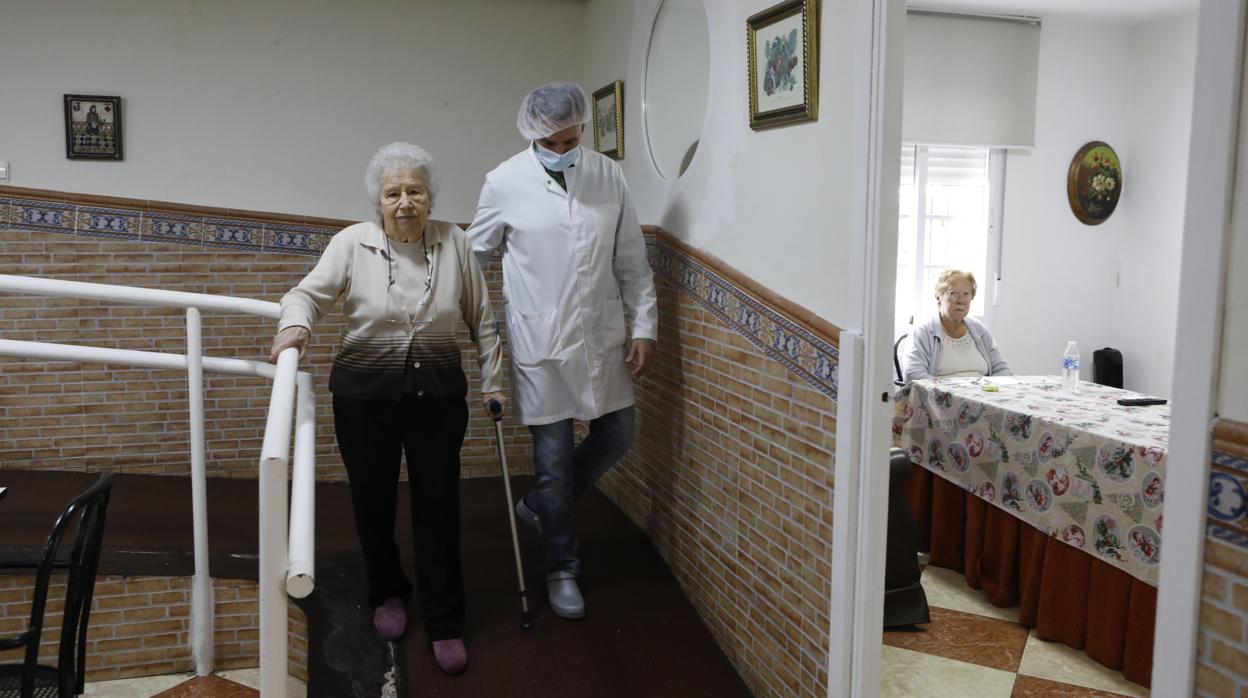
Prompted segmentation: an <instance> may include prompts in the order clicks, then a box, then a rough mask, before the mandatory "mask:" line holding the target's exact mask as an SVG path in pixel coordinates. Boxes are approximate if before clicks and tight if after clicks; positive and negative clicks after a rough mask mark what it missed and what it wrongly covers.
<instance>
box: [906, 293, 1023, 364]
mask: <svg viewBox="0 0 1248 698" xmlns="http://www.w3.org/2000/svg"><path fill="white" fill-rule="evenodd" d="M976 289H977V286H976V284H975V275H974V274H972V273H970V272H969V271H959V270H957V269H946V270H945V271H943V272H941V274H940V278H939V279H937V281H936V306H937V308H938V309H939V310H940V314H939V315H937V316H936V317H934V318H932V319H930V320H928V321H927V322H925V323H923V324H921V325H919V326H917V327H915V328H914V333H913V334H911V335H910V351H909V352H907V354H906V358H905V362H904V363H903V364H902V375H903V376H904V377H905V379H906V382H907V383H909V382H910V381H912V380H915V379H918V378H936V377H938V376H1008V375H1010V366H1009V364H1007V363H1005V359H1003V358H1002V357H1001V352H1000V351H998V350H997V343H996V341H995V340H994V339H993V338H992V334H991V333H989V332H988V328H987V327H984V325H983V323H981V322H979V321H978V320H976V319H974V318H970V317H967V313H969V312H970V310H971V300H972V299H974V298H975V291H976Z"/></svg>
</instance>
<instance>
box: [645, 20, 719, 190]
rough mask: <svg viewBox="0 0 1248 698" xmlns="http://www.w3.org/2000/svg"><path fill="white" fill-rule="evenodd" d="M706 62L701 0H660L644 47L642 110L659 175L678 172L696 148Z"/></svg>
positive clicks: (671, 175)
mask: <svg viewBox="0 0 1248 698" xmlns="http://www.w3.org/2000/svg"><path fill="white" fill-rule="evenodd" d="M710 63H711V60H710V47H709V44H708V41H707V28H706V9H705V8H704V7H703V6H702V0H663V1H662V3H661V4H660V5H659V11H658V14H657V15H656V16H655V18H654V27H653V29H651V31H650V48H649V50H648V51H647V52H646V87H645V95H644V96H643V109H644V110H645V121H646V141H647V142H648V143H649V146H650V159H651V160H653V161H654V166H655V168H656V169H657V170H658V171H659V174H660V175H661V176H662V177H663V178H664V179H676V178H677V177H679V176H680V175H682V174H684V173H685V170H687V169H689V163H691V162H692V161H693V155H694V153H695V152H697V149H698V143H699V141H700V140H701V138H702V121H703V119H704V118H705V117H706V89H707V81H708V78H709V75H710Z"/></svg>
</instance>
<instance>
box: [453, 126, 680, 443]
mask: <svg viewBox="0 0 1248 698" xmlns="http://www.w3.org/2000/svg"><path fill="white" fill-rule="evenodd" d="M565 179H566V181H567V184H568V191H567V192H565V191H564V190H563V188H562V187H560V186H559V183H558V182H556V181H555V180H554V179H553V178H552V177H551V176H550V175H548V174H547V173H546V170H545V169H544V168H543V167H542V165H541V163H540V161H538V159H537V155H536V154H535V153H534V152H533V148H532V147H529V148H526V149H525V150H524V151H522V152H520V153H517V154H516V155H515V156H513V157H511V158H509V159H508V160H506V161H505V162H503V163H502V164H501V165H499V166H498V167H496V168H494V170H493V171H491V172H490V173H489V174H488V175H486V178H485V186H484V187H482V189H481V199H480V202H479V203H478V204H477V214H476V216H475V218H474V220H473V222H472V227H470V228H469V229H468V239H469V241H470V242H471V244H472V248H473V250H474V251H475V252H476V253H477V255H478V257H479V258H480V259H481V260H482V262H483V263H482V267H483V268H484V267H485V262H486V261H488V260H489V256H490V253H491V252H492V251H493V250H494V248H495V247H497V246H498V245H499V244H500V243H506V247H505V248H504V252H503V308H504V311H505V316H506V321H507V343H508V345H509V347H510V349H511V385H512V394H513V405H514V407H515V409H516V413H517V415H518V416H519V418H520V421H521V422H523V423H524V424H550V423H552V422H557V421H560V420H563V419H569V418H572V419H594V418H596V417H600V416H602V415H604V414H607V413H609V412H614V411H616V410H619V409H622V408H624V407H628V406H629V405H632V404H633V385H632V377H631V376H630V375H629V368H628V365H627V364H626V363H624V359H625V357H626V356H627V352H628V347H627V341H628V336H627V335H628V334H630V333H629V332H628V331H627V330H626V328H625V318H624V309H625V308H628V312H629V315H630V316H631V318H632V328H631V335H632V337H633V338H634V339H657V337H658V334H657V331H658V308H657V305H656V302H655V293H654V277H653V275H652V274H651V272H650V264H649V262H648V261H647V260H646V246H645V241H644V239H643V237H642V234H641V226H640V225H639V224H638V222H637V213H636V211H634V210H633V205H632V202H631V201H630V199H629V195H628V187H627V186H626V185H625V183H624V175H623V173H621V172H620V168H619V165H617V164H616V163H615V162H614V161H612V160H610V159H609V158H607V157H605V156H603V155H602V154H600V153H596V152H594V151H591V150H589V149H587V148H582V149H581V154H580V156H579V157H578V159H577V161H576V164H575V165H574V166H573V167H571V168H569V169H568V170H566V171H565Z"/></svg>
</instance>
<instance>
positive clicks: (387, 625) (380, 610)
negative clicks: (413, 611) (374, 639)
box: [373, 596, 407, 640]
mask: <svg viewBox="0 0 1248 698" xmlns="http://www.w3.org/2000/svg"><path fill="white" fill-rule="evenodd" d="M404 606H405V604H404V603H403V599H400V598H399V597H397V596H391V597H390V598H388V599H386V602H385V603H383V604H382V605H380V606H378V607H377V608H376V609H375V610H374V611H373V627H374V628H375V629H376V630H377V634H378V635H380V636H381V638H382V639H383V640H397V639H399V638H401V637H403V632H404V631H405V630H407V609H406V608H405V607H404Z"/></svg>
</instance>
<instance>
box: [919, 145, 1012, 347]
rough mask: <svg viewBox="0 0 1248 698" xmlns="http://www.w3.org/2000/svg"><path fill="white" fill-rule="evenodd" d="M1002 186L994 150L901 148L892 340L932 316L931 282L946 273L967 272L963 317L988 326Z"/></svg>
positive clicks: (1001, 162)
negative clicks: (969, 299) (967, 306)
mask: <svg viewBox="0 0 1248 698" xmlns="http://www.w3.org/2000/svg"><path fill="white" fill-rule="evenodd" d="M1004 184H1005V151H1004V150H1002V149H997V148H968V147H961V146H945V145H913V144H908V145H903V146H902V148H901V187H900V190H899V193H898V195H899V197H900V199H899V204H900V206H899V212H900V219H899V221H898V225H897V308H896V316H895V319H894V327H895V328H896V330H895V334H896V335H898V336H900V335H901V334H902V333H903V332H909V331H910V328H911V325H913V324H915V323H919V322H923V320H925V319H926V318H928V317H931V316H932V315H934V314H935V313H936V302H935V299H934V298H933V295H934V289H935V287H936V278H937V277H938V276H940V272H942V271H944V270H945V269H950V268H954V269H964V270H967V271H970V272H972V273H974V274H975V280H976V281H977V282H978V285H979V290H978V292H977V293H976V295H975V300H974V302H973V303H972V304H971V316H972V317H975V318H977V319H980V320H982V321H984V322H985V323H986V324H988V325H989V326H991V325H992V319H993V310H994V307H995V305H996V285H997V284H996V281H997V280H998V279H999V276H1000V274H999V272H1000V261H1001V260H1000V258H1001V254H1000V250H1001V235H1000V230H1001V198H1002V193H1003V188H1004V187H1003V185H1004Z"/></svg>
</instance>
